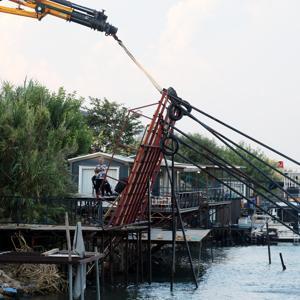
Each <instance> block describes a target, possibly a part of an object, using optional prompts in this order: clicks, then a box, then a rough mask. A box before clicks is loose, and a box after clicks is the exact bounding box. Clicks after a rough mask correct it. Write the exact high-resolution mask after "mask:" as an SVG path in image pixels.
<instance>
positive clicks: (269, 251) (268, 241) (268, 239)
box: [266, 222, 272, 264]
mask: <svg viewBox="0 0 300 300" xmlns="http://www.w3.org/2000/svg"><path fill="white" fill-rule="evenodd" d="M266 226H267V243H268V256H269V264H271V263H272V261H271V248H270V236H269V224H268V222H267V223H266Z"/></svg>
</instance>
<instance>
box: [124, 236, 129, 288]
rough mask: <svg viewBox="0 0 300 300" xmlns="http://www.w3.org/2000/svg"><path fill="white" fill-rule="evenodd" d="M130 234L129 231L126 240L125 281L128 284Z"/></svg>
mask: <svg viewBox="0 0 300 300" xmlns="http://www.w3.org/2000/svg"><path fill="white" fill-rule="evenodd" d="M128 235H129V232H127V234H126V242H125V282H126V286H128V258H129V253H128V247H129V240H128Z"/></svg>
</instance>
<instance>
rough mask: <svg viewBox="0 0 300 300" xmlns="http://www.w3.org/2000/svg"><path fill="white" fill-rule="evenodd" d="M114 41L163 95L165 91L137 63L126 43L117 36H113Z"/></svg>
mask: <svg viewBox="0 0 300 300" xmlns="http://www.w3.org/2000/svg"><path fill="white" fill-rule="evenodd" d="M113 37H114V39H115V40H116V41H117V42H118V44H119V45H120V46H121V48H123V50H124V51H125V53H126V54H127V55H128V56H129V57H130V59H131V60H132V61H133V62H134V63H135V64H136V66H137V67H138V68H139V69H140V70H141V71H142V72H143V73H144V74H145V75H146V76H147V78H148V79H149V80H150V82H151V83H152V84H153V86H154V87H155V88H156V89H157V91H158V92H159V93H160V94H162V92H163V89H162V87H161V86H160V85H159V84H158V82H157V81H156V80H155V79H154V78H153V77H152V75H151V74H150V73H149V72H148V71H147V70H146V69H145V68H144V67H143V66H142V65H141V64H140V63H139V62H138V61H137V59H136V58H135V57H134V56H133V54H132V53H131V52H130V51H129V50H128V48H127V47H126V46H125V45H124V43H123V42H122V41H121V40H120V39H119V38H118V37H117V36H116V35H114V36H113Z"/></svg>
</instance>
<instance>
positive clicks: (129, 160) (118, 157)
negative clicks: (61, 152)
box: [68, 152, 134, 164]
mask: <svg viewBox="0 0 300 300" xmlns="http://www.w3.org/2000/svg"><path fill="white" fill-rule="evenodd" d="M100 157H103V158H107V159H111V158H112V157H113V159H114V160H116V161H119V162H122V163H127V164H130V163H133V162H134V158H131V157H127V156H123V155H118V154H115V155H113V154H111V153H105V152H95V153H91V154H86V155H81V156H77V157H73V158H70V159H68V162H69V163H73V162H77V161H81V160H88V159H94V158H100Z"/></svg>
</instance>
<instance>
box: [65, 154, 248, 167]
mask: <svg viewBox="0 0 300 300" xmlns="http://www.w3.org/2000/svg"><path fill="white" fill-rule="evenodd" d="M100 157H103V158H106V159H111V158H112V157H113V159H114V160H115V161H118V162H121V163H125V164H133V163H134V159H135V157H134V156H130V157H128V156H123V155H118V154H115V155H113V154H111V153H105V152H95V153H92V154H86V155H81V156H77V157H74V158H70V159H68V162H69V163H73V162H77V161H81V160H88V159H94V158H100ZM167 164H168V165H169V166H171V165H172V161H171V160H167ZM161 166H163V167H164V166H165V161H164V160H162V162H161ZM174 166H175V167H176V168H177V169H182V170H183V171H184V172H198V171H200V170H201V169H218V168H219V167H218V166H215V165H199V166H200V167H201V168H200V170H199V168H198V167H196V166H195V165H192V164H187V163H179V162H175V163H174ZM235 167H236V168H237V169H242V168H243V167H241V166H235ZM228 168H230V167H229V166H228Z"/></svg>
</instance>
